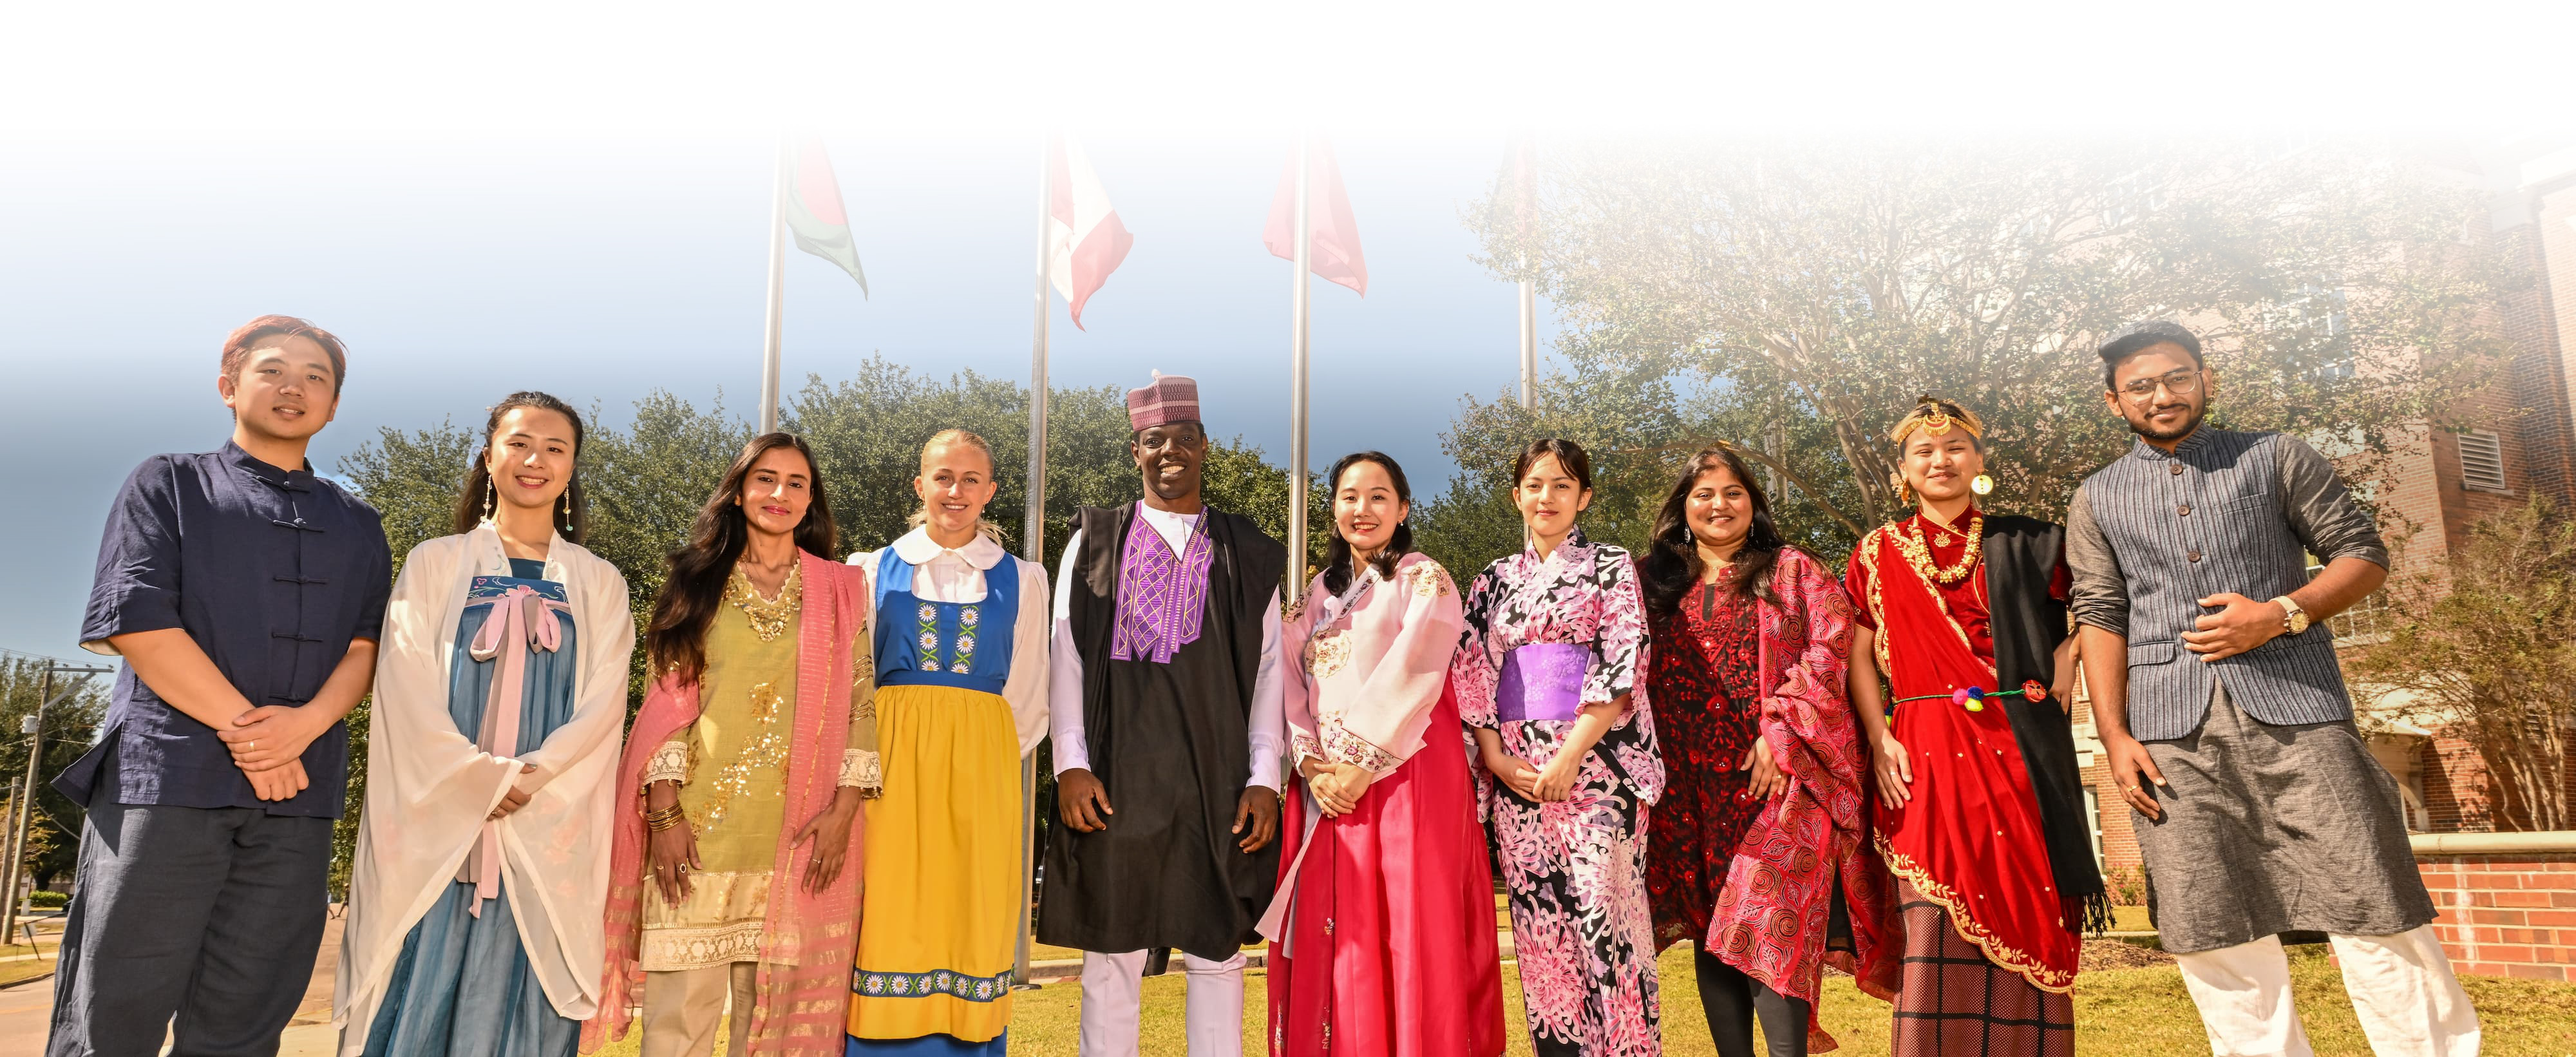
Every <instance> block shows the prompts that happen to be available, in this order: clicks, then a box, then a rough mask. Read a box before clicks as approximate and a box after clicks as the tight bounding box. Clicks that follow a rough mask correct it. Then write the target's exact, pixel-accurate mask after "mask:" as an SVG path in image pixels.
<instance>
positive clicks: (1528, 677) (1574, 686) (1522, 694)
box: [1494, 642, 1592, 723]
mask: <svg viewBox="0 0 2576 1057" xmlns="http://www.w3.org/2000/svg"><path fill="white" fill-rule="evenodd" d="M1591 662H1592V647H1590V646H1577V645H1575V644H1573V643H1570V642H1534V643H1531V644H1529V645H1527V646H1520V647H1516V648H1514V649H1513V650H1512V652H1510V653H1506V654H1504V655H1503V681H1502V683H1501V684H1500V685H1498V686H1496V687H1495V688H1494V716H1495V718H1496V719H1499V720H1501V721H1503V722H1506V723H1508V722H1511V721H1513V720H1532V719H1542V720H1568V719H1573V718H1574V716H1575V714H1576V713H1577V712H1579V711H1581V710H1582V708H1583V670H1584V668H1585V667H1586V666H1587V665H1589V664H1590V663H1591Z"/></svg>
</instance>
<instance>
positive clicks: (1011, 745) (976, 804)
mask: <svg viewBox="0 0 2576 1057" xmlns="http://www.w3.org/2000/svg"><path fill="white" fill-rule="evenodd" d="M993 469H994V467H993V449H992V448H991V447H990V446H988V445H986V444H985V443H984V438H982V437H978V436H976V435H975V434H973V433H969V432H967V431H965V430H962V429H951V430H944V431H942V432H940V433H939V434H938V435H936V436H934V437H932V438H930V442H929V443H928V444H925V445H923V446H922V449H921V473H920V476H917V477H915V478H913V480H912V490H913V492H914V494H916V495H919V496H920V497H921V509H919V510H917V511H915V512H914V513H913V515H912V526H913V527H912V531H910V532H907V533H904V535H903V536H902V537H901V538H899V539H896V540H895V541H894V543H892V544H891V545H888V546H886V547H883V548H880V549H877V550H873V551H867V552H864V553H861V554H856V555H852V556H851V558H850V564H851V565H852V566H855V567H857V569H858V570H859V573H860V575H861V576H862V577H864V578H866V580H867V582H868V589H869V590H868V597H869V602H870V606H869V612H871V613H872V614H874V615H875V619H874V621H873V622H872V627H871V630H870V636H869V641H870V643H871V644H872V645H873V647H874V651H875V656H876V671H875V674H876V680H877V694H876V714H877V735H878V742H879V744H880V745H882V746H883V749H882V750H881V751H882V752H883V754H884V763H885V795H884V796H882V797H880V798H878V799H876V800H873V801H870V802H869V804H868V805H867V819H868V854H867V858H866V861H865V864H864V870H865V875H864V877H865V879H864V881H863V882H862V884H861V891H862V892H864V893H865V894H864V897H863V898H864V900H865V906H864V908H863V912H862V914H861V916H860V919H861V920H862V921H865V922H867V928H866V929H865V930H864V931H862V932H861V933H860V935H859V951H858V967H857V969H856V971H855V972H853V973H852V974H851V982H850V986H851V989H852V991H853V992H854V993H853V994H852V995H851V996H850V1016H849V1034H850V1043H849V1053H850V1055H851V1057H867V1055H871V1054H897V1053H899V1054H906V1055H915V1054H920V1055H928V1054H960V1055H962V1054H990V1055H993V1057H1000V1055H1001V1054H1002V1053H1003V1052H1005V1050H1006V1049H1007V1047H1008V1045H1009V1043H1008V1038H1007V1033H1006V1031H1005V1028H1007V1027H1008V1025H1009V1024H1010V1021H1011V980H1010V976H1011V968H1012V965H1013V963H1014V960H1015V955H1016V948H1017V945H1018V940H1019V932H1020V930H1019V922H1020V920H1021V918H1022V916H1023V915H1024V914H1025V913H1026V911H1025V909H1024V908H1022V906H1021V903H1020V840H1019V822H1020V795H1019V793H1020V782H1019V762H1020V757H1021V756H1022V755H1023V754H1025V753H1027V752H1028V751H1029V750H1031V749H1034V748H1036V747H1037V743H1038V739H1040V738H1042V737H1044V736H1045V735H1046V729H1047V703H1046V693H1047V582H1046V569H1045V568H1044V567H1042V566H1040V565H1038V564H1037V563H1035V562H1025V561H1021V560H1019V559H1017V558H1014V557H1012V556H1011V555H1010V553H1009V552H1007V551H1005V550H1004V549H1003V547H1002V544H1001V541H1000V532H999V530H997V529H995V528H994V527H993V524H992V523H991V522H989V521H986V520H984V506H985V504H987V503H990V502H992V501H993V493H994V489H995V485H994V480H993Z"/></svg>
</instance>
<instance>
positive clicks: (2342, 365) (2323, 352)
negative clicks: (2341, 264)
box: [2265, 275, 2354, 382]
mask: <svg viewBox="0 0 2576 1057" xmlns="http://www.w3.org/2000/svg"><path fill="white" fill-rule="evenodd" d="M2349 309H2350V298H2348V297H2347V296H2346V295H2345V293H2344V289H2343V279H2342V277H2341V276H2336V275H2321V276H2318V277H2317V278H2316V279H2314V280H2313V281H2310V282H2306V283H2301V284H2299V292H2298V294H2297V296H2294V297H2291V298H2288V299H2286V300H2283V301H2280V302H2276V303H2275V304H2273V306H2272V308H2271V311H2269V312H2267V313H2265V316H2266V322H2268V323H2269V324H2270V327H2271V329H2273V330H2275V331H2278V332H2280V333H2282V334H2283V335H2284V336H2285V337H2286V338H2287V340H2288V342H2289V344H2290V345H2291V347H2292V349H2293V351H2295V352H2296V353H2298V355H2299V357H2300V359H2302V360H2304V361H2306V362H2307V363H2308V364H2309V367H2308V368H2307V371H2306V374H2307V376H2308V377H2310V378H2314V379H2316V380H2318V381H2321V382H2332V381H2340V380H2342V379H2345V378H2350V377H2352V376H2353V374H2354V368H2353V361H2352V341H2351V339H2350V338H2348V337H2346V334H2347V332H2349V331H2350V330H2351V329H2352V313H2351V312H2350V310H2349Z"/></svg>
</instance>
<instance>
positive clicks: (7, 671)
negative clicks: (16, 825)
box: [0, 651, 109, 888]
mask: <svg viewBox="0 0 2576 1057" xmlns="http://www.w3.org/2000/svg"><path fill="white" fill-rule="evenodd" d="M52 663H55V661H54V658H51V657H34V656H29V655H27V654H23V653H11V652H7V651H0V731H7V732H8V735H9V736H8V738H7V740H6V741H0V783H5V785H0V790H5V791H0V801H7V802H8V804H9V807H10V808H11V809H13V810H14V809H15V808H16V806H17V796H18V792H19V790H21V789H24V788H25V783H26V780H27V742H26V739H25V737H24V736H22V735H20V734H18V728H19V726H20V725H21V723H22V721H23V720H24V718H25V717H26V716H28V715H30V714H32V713H34V712H35V710H36V707H37V706H38V705H39V704H40V703H41V699H40V698H39V697H38V694H39V692H40V691H42V690H43V689H44V684H45V666H46V665H49V664H52ZM108 685H109V677H106V676H90V677H87V679H86V681H83V677H81V676H70V675H57V676H55V677H54V679H53V692H54V693H56V694H62V693H64V692H65V691H71V693H70V694H69V696H66V697H64V698H62V700H60V701H58V702H56V703H55V704H54V707H52V708H50V709H47V710H45V717H44V728H43V730H44V735H43V736H44V742H43V744H42V746H41V750H42V753H43V755H42V757H41V758H40V759H39V760H38V761H37V767H36V806H35V811H34V812H33V813H32V814H30V815H29V816H28V824H27V853H26V855H25V856H23V857H22V858H21V859H20V860H19V861H20V863H21V868H22V869H24V870H26V871H27V873H28V874H30V875H32V876H33V877H34V878H35V881H36V887H38V888H50V887H52V885H53V882H54V881H55V880H56V879H57V878H61V877H66V876H69V875H70V874H71V872H72V869H73V867H74V866H76V865H78V864H77V863H76V861H75V857H76V855H77V854H78V849H79V847H80V827H81V817H82V813H81V809H80V805H78V804H75V803H72V802H71V800H70V799H69V798H67V797H65V796H63V795H62V794H61V793H57V792H55V791H54V788H53V785H52V779H53V776H55V775H57V774H61V773H62V771H63V768H66V767H69V766H71V765H72V762H73V761H75V760H78V759H80V757H81V754H82V753H85V752H88V751H89V747H90V742H91V740H92V739H93V738H94V737H96V735H97V728H98V724H99V721H100V720H101V719H102V718H104V717H105V716H106V715H107V691H108ZM9 818H15V815H14V814H11V815H0V819H9ZM6 839H7V837H6V834H5V833H0V840H6Z"/></svg>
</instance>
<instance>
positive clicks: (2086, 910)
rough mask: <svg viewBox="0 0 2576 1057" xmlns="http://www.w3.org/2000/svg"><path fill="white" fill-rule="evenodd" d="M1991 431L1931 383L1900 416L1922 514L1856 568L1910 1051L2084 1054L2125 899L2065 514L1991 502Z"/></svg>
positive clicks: (1900, 1011)
mask: <svg viewBox="0 0 2576 1057" xmlns="http://www.w3.org/2000/svg"><path fill="white" fill-rule="evenodd" d="M1984 437H1985V426H1984V424H1983V423H1982V422H1980V421H1979V420H1978V418H1977V416H1976V415H1975V414H1974V413H1972V412H1970V411H1968V410H1967V409H1965V408H1962V407H1960V406H1959V405H1957V404H1954V403H1951V402H1949V401H1947V400H1935V399H1932V398H1931V397H1925V398H1924V399H1923V400H1922V402H1921V403H1920V404H1918V405H1917V406H1916V407H1915V408H1914V410H1913V412H1912V413H1911V414H1908V415H1907V416H1906V417H1905V418H1904V420H1903V421H1900V422H1898V423H1897V424H1896V427H1895V428H1894V429H1892V430H1890V431H1889V432H1888V438H1889V440H1891V441H1892V442H1894V444H1895V445H1896V447H1897V455H1898V466H1899V470H1898V472H1897V473H1898V476H1897V480H1896V481H1895V482H1893V483H1895V484H1896V485H1897V486H1898V488H1899V491H1900V493H1901V494H1903V495H1905V496H1906V497H1908V498H1910V499H1912V500H1913V501H1914V503H1915V504H1916V510H1915V513H1914V514H1913V515H1912V516H1910V517H1907V518H1905V519H1904V520H1902V521H1898V522H1895V523H1892V524H1888V525H1883V526H1880V527H1879V528H1878V529H1876V530H1874V531H1872V532H1870V534H1868V535H1867V536H1863V537H1861V541H1860V545H1859V546H1858V547H1856V548H1854V549H1853V552H1852V559H1851V564H1850V566H1849V568H1848V570H1847V572H1846V574H1845V580H1844V584H1845V587H1846V588H1847V589H1848V590H1849V591H1850V593H1851V596H1852V599H1853V601H1854V603H1855V607H1854V608H1855V609H1856V610H1857V611H1858V624H1859V627H1858V629H1857V630H1856V633H1855V636H1854V640H1853V643H1852V653H1853V656H1854V657H1855V658H1864V657H1865V658H1869V659H1870V662H1869V663H1862V662H1857V661H1856V662H1855V663H1854V664H1853V665H1852V666H1851V697H1852V705H1853V707H1854V708H1856V709H1857V710H1858V711H1859V714H1860V719H1861V727H1862V730H1863V731H1864V733H1865V734H1866V735H1867V736H1868V739H1869V743H1870V755H1871V760H1872V764H1873V769H1874V770H1875V772H1876V776H1877V779H1878V792H1879V803H1878V805H1877V812H1876V814H1877V823H1878V827H1877V828H1878V838H1877V843H1878V850H1879V853H1880V854H1881V856H1882V857H1884V858H1885V859H1886V861H1887V865H1888V868H1889V869H1890V870H1892V871H1894V873H1895V874H1896V877H1897V884H1898V889H1897V899H1898V904H1899V911H1900V915H1901V917H1902V919H1903V921H1904V926H1905V927H1904V931H1905V948H1906V949H1905V972H1904V976H1903V981H1902V983H1901V985H1900V986H1899V989H1898V992H1897V997H1896V1021H1895V1038H1894V1039H1893V1044H1894V1045H1893V1050H1894V1052H1895V1053H1897V1054H1899V1055H1900V1057H1905V1055H1914V1057H1928V1055H1936V1054H1937V1055H1950V1054H2005V1055H2032V1057H2041V1055H2046V1057H2055V1055H2061V1054H2068V1053H2072V1052H2073V1051H2074V1040H2075V1030H2074V1007H2073V1003H2072V1000H2071V999H2070V997H2069V996H2068V994H2067V992H2068V990H2069V989H2070V988H2072V987H2073V986H2074V983H2075V970H2076V956H2077V953H2078V951H2079V948H2080V944H2079V940H2078V932H2079V931H2080V930H2081V929H2082V928H2083V927H2084V926H2085V925H2086V924H2087V923H2088V922H2089V923H2093V924H2096V925H2098V924H2101V923H2102V922H2103V919H2104V918H2105V917H2106V916H2107V914H2108V912H2109V906H2108V904H2107V901H2106V900H2105V899H2104V896H2103V893H2102V879H2101V875H2100V873H2099V872H2098V871H2096V870H2095V868H2094V865H2093V855H2092V844H2091V838H2090V834H2089V831H2088V829H2087V825H2086V822H2085V819H2084V799H2083V795H2084V794H2083V788H2084V787H2083V779H2082V777H2081V776H2080V775H2079V774H2078V773H2077V772H2076V769H2075V743H2074V738H2073V735H2072V733H2071V731H2070V729H2069V727H2068V724H2067V715H2066V701H2067V694H2068V692H2069V691H2070V690H2071V688H2072V684H2073V682H2074V672H2075V667H2074V666H2075V661H2074V647H2073V643H2072V640H2070V639H2069V637H2068V635H2067V623H2066V604H2067V599H2068V597H2069V593H2070V589H2071V586H2072V584H2071V580H2070V577H2069V575H2068V572H2067V567H2066V558H2065V530H2064V529H2063V528H2062V527H2060V526H2058V525H2054V524H2050V523H2048V522H2044V521H2037V520H2033V519H2031V518H2023V517H2009V516H1997V515H1990V514H1987V513H1985V512H1984V511H1982V510H1980V509H1978V497H1979V496H1980V495H1983V494H1986V493H1988V492H1991V491H1992V490H1993V479H1992V478H1990V477H1989V476H1987V473H1986V463H1985V441H1984ZM1882 674H1884V675H1885V677H1886V680H1887V685H1886V687H1885V688H1884V689H1882V687H1881V684H1880V676H1881V675H1882ZM1891 711H1892V713H1893V718H1889V716H1890V713H1891Z"/></svg>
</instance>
